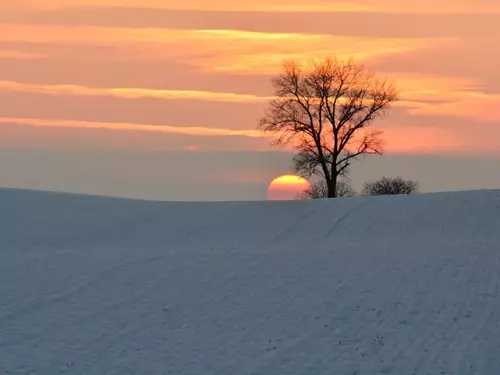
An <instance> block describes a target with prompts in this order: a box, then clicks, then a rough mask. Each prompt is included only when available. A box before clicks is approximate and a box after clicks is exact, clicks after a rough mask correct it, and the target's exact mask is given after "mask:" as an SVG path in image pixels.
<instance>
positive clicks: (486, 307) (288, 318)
mask: <svg viewBox="0 0 500 375" xmlns="http://www.w3.org/2000/svg"><path fill="white" fill-rule="evenodd" d="M0 373H1V374H11V375H12V374H23V375H24V374H33V375H35V374H36V375H40V374H41V375H56V374H82V375H115V374H116V375H127V374H132V375H170V374H179V375H209V374H213V375H240V374H241V375H250V374H252V375H320V374H324V375H327V374H328V375H347V374H349V375H353V374H358V375H360V374H367V375H368V374H370V375H372V374H397V375H412V374H425V375H428V374H433V375H434V374H453V375H457V374H480V375H497V374H500V192H499V191H482V192H463V193H440V194H431V195H420V196H412V197H380V198H352V199H339V200H333V201H308V202H246V203H157V202H146V201H133V200H121V199H111V198H99V197H85V196H76V195H63V194H51V193H42V192H28V191H20V190H8V189H4V190H0Z"/></svg>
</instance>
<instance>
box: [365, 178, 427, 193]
mask: <svg viewBox="0 0 500 375" xmlns="http://www.w3.org/2000/svg"><path fill="white" fill-rule="evenodd" d="M418 187H419V183H418V181H413V180H405V179H403V178H402V177H382V178H381V179H380V180H377V181H368V182H366V183H365V185H364V190H363V193H364V194H365V195H401V194H414V193H416V192H417V191H418Z"/></svg>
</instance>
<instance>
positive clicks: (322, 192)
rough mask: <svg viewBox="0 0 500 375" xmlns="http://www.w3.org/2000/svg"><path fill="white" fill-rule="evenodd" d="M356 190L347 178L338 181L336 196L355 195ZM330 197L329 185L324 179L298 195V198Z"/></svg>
mask: <svg viewBox="0 0 500 375" xmlns="http://www.w3.org/2000/svg"><path fill="white" fill-rule="evenodd" d="M355 195H356V191H355V190H354V189H353V188H352V187H351V185H349V183H348V182H347V181H345V180H339V181H337V191H336V194H335V196H336V197H354V196H355ZM323 198H328V186H327V184H326V182H325V181H324V180H321V181H318V182H316V183H314V184H312V185H311V187H310V188H309V189H307V190H304V191H303V192H302V193H300V194H299V195H298V196H297V199H298V200H307V199H323Z"/></svg>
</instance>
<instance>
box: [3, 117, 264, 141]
mask: <svg viewBox="0 0 500 375" xmlns="http://www.w3.org/2000/svg"><path fill="white" fill-rule="evenodd" d="M0 124H17V125H30V126H37V127H51V128H53V127H62V128H83V129H108V130H132V131H140V132H157V133H170V134H183V135H196V136H206V137H210V136H227V137H231V136H243V137H251V138H262V133H261V132H259V131H257V130H233V129H222V128H207V127H203V126H184V127H177V126H170V125H148V124H132V123H126V122H92V121H75V120H62V119H37V118H9V117H0Z"/></svg>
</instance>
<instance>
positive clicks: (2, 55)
mask: <svg viewBox="0 0 500 375" xmlns="http://www.w3.org/2000/svg"><path fill="white" fill-rule="evenodd" d="M43 58H45V56H44V55H41V54H37V53H27V52H21V51H11V50H0V60H1V59H13V60H38V59H43Z"/></svg>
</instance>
